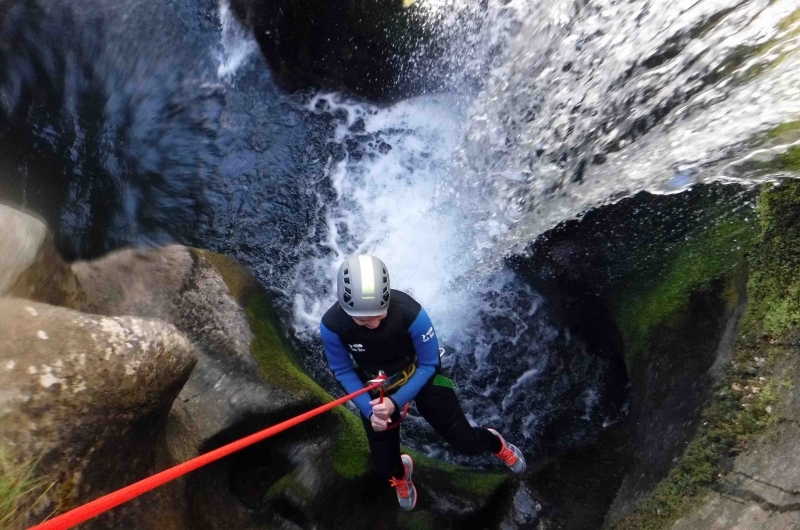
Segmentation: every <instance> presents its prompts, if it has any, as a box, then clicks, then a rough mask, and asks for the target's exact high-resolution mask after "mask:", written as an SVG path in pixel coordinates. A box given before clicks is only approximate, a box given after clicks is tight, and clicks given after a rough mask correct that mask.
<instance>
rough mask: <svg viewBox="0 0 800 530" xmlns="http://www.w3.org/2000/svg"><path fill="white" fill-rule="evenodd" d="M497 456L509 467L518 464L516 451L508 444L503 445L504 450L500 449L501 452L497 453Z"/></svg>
mask: <svg viewBox="0 0 800 530" xmlns="http://www.w3.org/2000/svg"><path fill="white" fill-rule="evenodd" d="M497 456H499V457H500V460H502V461H503V462H505V463H506V464H508V465H509V466H513V465H514V464H515V463H516V462H517V455H515V454H514V451H512V450H511V449H509V448H508V446H507V445H506V444H503V448H502V449H500V452H499V453H497Z"/></svg>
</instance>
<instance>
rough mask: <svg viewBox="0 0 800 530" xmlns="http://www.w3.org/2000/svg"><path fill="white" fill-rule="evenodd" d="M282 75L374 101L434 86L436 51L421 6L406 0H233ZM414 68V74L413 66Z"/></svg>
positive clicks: (296, 85) (299, 84)
mask: <svg viewBox="0 0 800 530" xmlns="http://www.w3.org/2000/svg"><path fill="white" fill-rule="evenodd" d="M232 8H233V10H234V12H235V13H236V14H237V17H238V18H239V19H240V20H241V21H243V22H244V24H245V25H248V26H250V27H251V28H252V29H253V34H254V36H255V37H256V39H257V40H258V43H259V46H260V47H261V51H262V53H263V54H264V56H265V57H266V58H267V60H268V61H269V63H270V66H272V69H273V72H274V73H275V75H276V77H277V79H278V80H279V82H280V83H281V84H282V85H283V86H284V87H286V88H287V89H289V90H297V89H303V88H308V87H323V88H333V89H345V90H348V91H350V92H354V93H356V94H359V95H361V96H365V97H367V98H370V99H372V100H387V99H395V98H398V97H402V96H409V95H412V94H414V93H420V92H421V91H423V90H424V89H425V88H431V87H432V86H435V84H436V80H435V78H434V75H435V73H436V71H437V70H436V69H434V68H425V65H427V64H431V63H432V62H433V61H434V60H435V57H436V55H437V54H439V53H441V52H440V51H437V50H436V49H435V48H434V47H433V46H432V42H431V37H430V34H429V32H430V31H431V30H430V29H429V27H428V26H426V25H425V24H424V22H425V19H424V18H423V17H422V16H420V15H419V14H418V6H414V5H411V6H404V2H403V1H402V0H378V1H376V0H342V1H336V2H332V1H328V0H280V1H277V2H275V1H265V0H235V1H234V2H232ZM412 69H413V70H414V73H413V74H411V70H412Z"/></svg>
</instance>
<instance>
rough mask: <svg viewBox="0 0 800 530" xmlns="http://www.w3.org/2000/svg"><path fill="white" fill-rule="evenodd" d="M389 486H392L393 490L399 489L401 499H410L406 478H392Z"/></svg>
mask: <svg viewBox="0 0 800 530" xmlns="http://www.w3.org/2000/svg"><path fill="white" fill-rule="evenodd" d="M389 484H391V485H392V487H393V488H397V493H399V494H400V496H401V497H403V498H406V497H408V481H407V480H406V479H405V478H401V479H396V478H394V477H392V478H390V479H389Z"/></svg>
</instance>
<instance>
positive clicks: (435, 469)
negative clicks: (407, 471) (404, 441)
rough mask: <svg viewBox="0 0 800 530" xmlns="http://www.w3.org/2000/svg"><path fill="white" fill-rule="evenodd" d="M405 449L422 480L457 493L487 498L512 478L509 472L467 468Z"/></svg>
mask: <svg viewBox="0 0 800 530" xmlns="http://www.w3.org/2000/svg"><path fill="white" fill-rule="evenodd" d="M403 451H404V452H406V453H408V454H410V455H411V457H412V458H413V459H414V467H415V469H416V471H414V473H415V474H417V475H418V476H419V477H420V478H421V479H422V480H425V481H430V482H431V483H435V484H441V485H443V487H445V488H446V489H447V490H448V491H450V492H452V493H455V494H459V495H467V496H472V497H480V498H485V497H488V496H489V495H491V494H493V493H494V492H495V491H496V490H497V488H499V487H500V486H501V485H502V484H503V483H504V482H505V481H506V480H508V479H509V478H510V475H509V474H508V473H507V472H498V471H480V470H474V469H467V468H463V467H461V466H457V465H454V464H450V463H447V462H442V461H441V460H436V459H433V458H430V457H428V456H425V455H424V454H422V453H418V452H417V451H412V450H410V449H408V448H403Z"/></svg>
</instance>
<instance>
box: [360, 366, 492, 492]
mask: <svg viewBox="0 0 800 530" xmlns="http://www.w3.org/2000/svg"><path fill="white" fill-rule="evenodd" d="M433 381H434V378H433V377H431V379H430V381H428V382H427V383H426V384H425V386H423V387H422V389H421V390H420V391H419V393H418V394H417V397H416V398H414V401H415V402H416V404H417V410H418V411H419V413H420V415H422V417H423V418H425V420H426V421H427V422H428V423H430V425H431V427H433V429H434V430H435V431H436V433H437V434H438V435H439V436H441V437H442V438H444V439H445V440H446V441H447V443H449V444H450V445H451V446H452V447H453V449H455V450H456V451H458V452H459V453H463V454H465V455H479V454H481V453H483V452H485V451H491V452H493V453H498V452H500V450H501V449H502V444H501V443H500V439H499V438H497V436H495V435H494V434H492V433H491V432H489V431H488V430H486V429H483V428H480V427H472V426H471V425H470V424H469V421H468V420H467V418H466V416H464V412H463V411H462V410H461V405H459V403H458V398H457V397H456V393H455V391H454V390H453V389H452V388H449V387H445V386H438V385H434V384H433ZM361 419H362V421H363V422H364V427H365V428H366V429H367V438H368V439H369V448H370V451H371V452H372V459H373V461H374V463H375V469H376V470H377V472H378V476H379V477H380V478H381V479H385V480H389V478H390V477H392V476H394V477H397V478H401V477H402V476H403V464H402V463H401V461H400V429H399V428H397V429H391V430H388V431H381V432H378V431H374V430H373V429H372V424H371V423H370V421H369V420H368V419H365V418H364V416H361ZM398 421H400V411H399V410H396V411H395V412H394V414H392V423H396V422H398ZM390 425H391V424H390Z"/></svg>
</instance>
